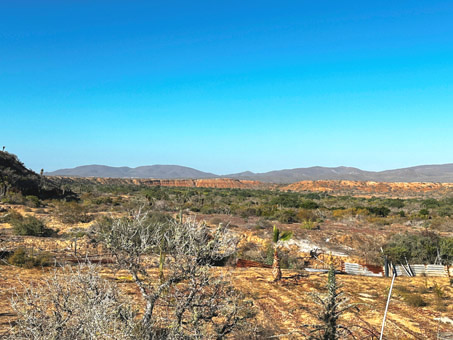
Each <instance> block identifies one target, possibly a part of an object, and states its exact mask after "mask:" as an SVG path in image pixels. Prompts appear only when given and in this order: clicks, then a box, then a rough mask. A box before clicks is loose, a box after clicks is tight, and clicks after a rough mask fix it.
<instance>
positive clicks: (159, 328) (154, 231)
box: [98, 210, 252, 339]
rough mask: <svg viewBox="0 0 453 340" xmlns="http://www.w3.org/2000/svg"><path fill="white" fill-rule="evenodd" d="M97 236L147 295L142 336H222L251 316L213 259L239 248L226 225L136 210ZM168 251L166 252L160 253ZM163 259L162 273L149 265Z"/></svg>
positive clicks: (222, 258)
mask: <svg viewBox="0 0 453 340" xmlns="http://www.w3.org/2000/svg"><path fill="white" fill-rule="evenodd" d="M98 236H99V240H100V242H101V243H102V244H104V245H105V246H106V247H107V249H109V251H110V252H111V253H112V254H113V255H114V256H115V258H116V260H117V264H118V265H119V267H120V268H121V269H125V270H128V271H129V272H130V274H131V275H132V278H133V280H134V282H135V283H136V285H137V286H138V288H139V290H140V292H141V295H142V297H143V299H144V301H145V304H144V306H143V316H142V320H141V324H142V331H143V333H142V337H143V338H147V339H156V338H167V339H172V338H174V339H181V338H184V339H185V338H190V339H209V338H214V339H220V338H223V337H224V336H225V335H227V334H229V333H231V332H232V331H234V329H235V328H237V327H238V326H240V325H241V324H243V323H244V321H245V320H246V319H247V318H249V317H251V314H252V313H251V308H250V306H249V305H248V304H247V303H245V302H244V299H243V297H242V296H241V295H240V294H239V293H238V292H237V291H236V290H235V289H233V288H232V287H231V286H230V285H229V283H228V281H227V280H226V278H225V277H224V276H222V275H220V274H219V273H218V272H216V271H215V270H214V268H213V265H214V264H215V263H216V262H219V261H224V260H225V259H226V258H228V257H229V256H230V255H232V254H233V253H234V252H235V250H236V244H237V240H236V238H235V237H233V235H232V234H231V233H229V232H228V230H227V228H226V227H225V226H220V227H219V228H217V229H216V230H211V229H209V228H208V227H207V226H206V225H204V224H200V223H197V222H195V221H185V222H183V221H174V220H171V221H169V222H168V223H160V222H152V220H151V218H150V216H149V214H148V213H146V212H143V211H142V210H138V211H136V212H135V213H134V214H132V215H131V216H130V217H129V218H123V219H116V220H113V221H111V222H110V223H107V225H105V224H104V225H101V226H99V228H98ZM162 254H165V256H162ZM158 255H160V256H159V259H160V267H161V269H162V270H161V275H159V276H158V277H157V276H156V275H153V273H154V274H155V273H156V271H155V270H154V271H150V270H149V269H150V268H149V267H150V263H151V262H150V259H151V258H153V257H154V258H157V256H158Z"/></svg>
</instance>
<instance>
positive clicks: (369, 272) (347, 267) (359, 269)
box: [342, 262, 453, 277]
mask: <svg viewBox="0 0 453 340" xmlns="http://www.w3.org/2000/svg"><path fill="white" fill-rule="evenodd" d="M452 269H453V268H450V271H451V270H452ZM342 270H343V271H344V272H345V273H347V274H350V275H363V276H377V277H382V276H384V267H383V266H382V267H380V266H371V265H361V264H357V263H347V262H345V263H344V265H343V268H342ZM448 270H449V269H448V267H447V266H442V265H435V264H426V265H425V264H411V265H410V268H409V267H408V266H405V267H404V268H403V266H400V265H397V266H396V272H397V274H398V276H409V275H408V272H409V273H410V272H412V273H413V274H414V275H415V276H441V277H448V276H449V275H448ZM390 275H392V271H391V270H390Z"/></svg>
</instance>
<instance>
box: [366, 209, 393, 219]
mask: <svg viewBox="0 0 453 340" xmlns="http://www.w3.org/2000/svg"><path fill="white" fill-rule="evenodd" d="M366 209H367V210H368V212H369V213H370V214H373V215H375V216H379V217H387V216H388V215H389V214H390V209H389V208H387V207H367V208H366Z"/></svg>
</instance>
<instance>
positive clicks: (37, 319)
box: [9, 264, 135, 340]
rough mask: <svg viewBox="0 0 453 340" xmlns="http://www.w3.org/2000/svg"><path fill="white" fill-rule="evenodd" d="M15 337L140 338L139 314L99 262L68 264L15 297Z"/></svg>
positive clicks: (11, 336)
mask: <svg viewBox="0 0 453 340" xmlns="http://www.w3.org/2000/svg"><path fill="white" fill-rule="evenodd" d="M11 302H12V307H13V309H14V310H15V312H16V313H17V316H18V318H17V321H16V322H15V325H14V326H13V327H12V328H11V332H10V334H9V338H10V339H36V340H38V339H43V340H44V339H46V340H47V339H71V340H74V339H134V338H135V335H134V332H135V330H134V328H135V314H134V313H133V312H132V310H131V308H130V307H129V303H128V302H126V301H125V300H124V299H123V298H122V297H120V295H119V290H118V288H117V287H116V286H115V285H114V284H113V283H111V282H109V281H107V280H105V279H103V278H102V277H101V276H100V275H99V274H98V273H97V270H96V267H95V266H94V265H91V264H88V265H79V266H78V267H77V268H76V269H73V268H71V267H64V268H61V269H59V270H56V271H55V272H54V273H53V275H51V276H50V277H48V278H45V279H44V281H43V282H41V283H40V284H38V285H36V286H35V285H33V284H32V285H27V286H26V287H24V291H23V292H22V293H16V294H15V295H14V296H13V298H12V301H11Z"/></svg>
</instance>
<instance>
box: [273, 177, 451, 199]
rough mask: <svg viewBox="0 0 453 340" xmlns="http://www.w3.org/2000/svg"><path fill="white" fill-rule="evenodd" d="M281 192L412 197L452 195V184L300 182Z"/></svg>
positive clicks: (285, 187) (286, 187)
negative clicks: (431, 194)
mask: <svg viewBox="0 0 453 340" xmlns="http://www.w3.org/2000/svg"><path fill="white" fill-rule="evenodd" d="M281 190H285V191H287V190H291V191H322V192H327V193H330V194H369V195H370V196H372V195H376V196H377V195H379V194H385V195H387V196H388V195H389V194H390V195H392V194H394V195H395V196H413V195H420V194H423V193H436V194H446V193H453V183H427V182H411V183H407V182H391V183H390V182H371V181H329V180H324V181H301V182H296V183H292V184H290V185H287V186H284V187H282V188H281Z"/></svg>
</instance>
